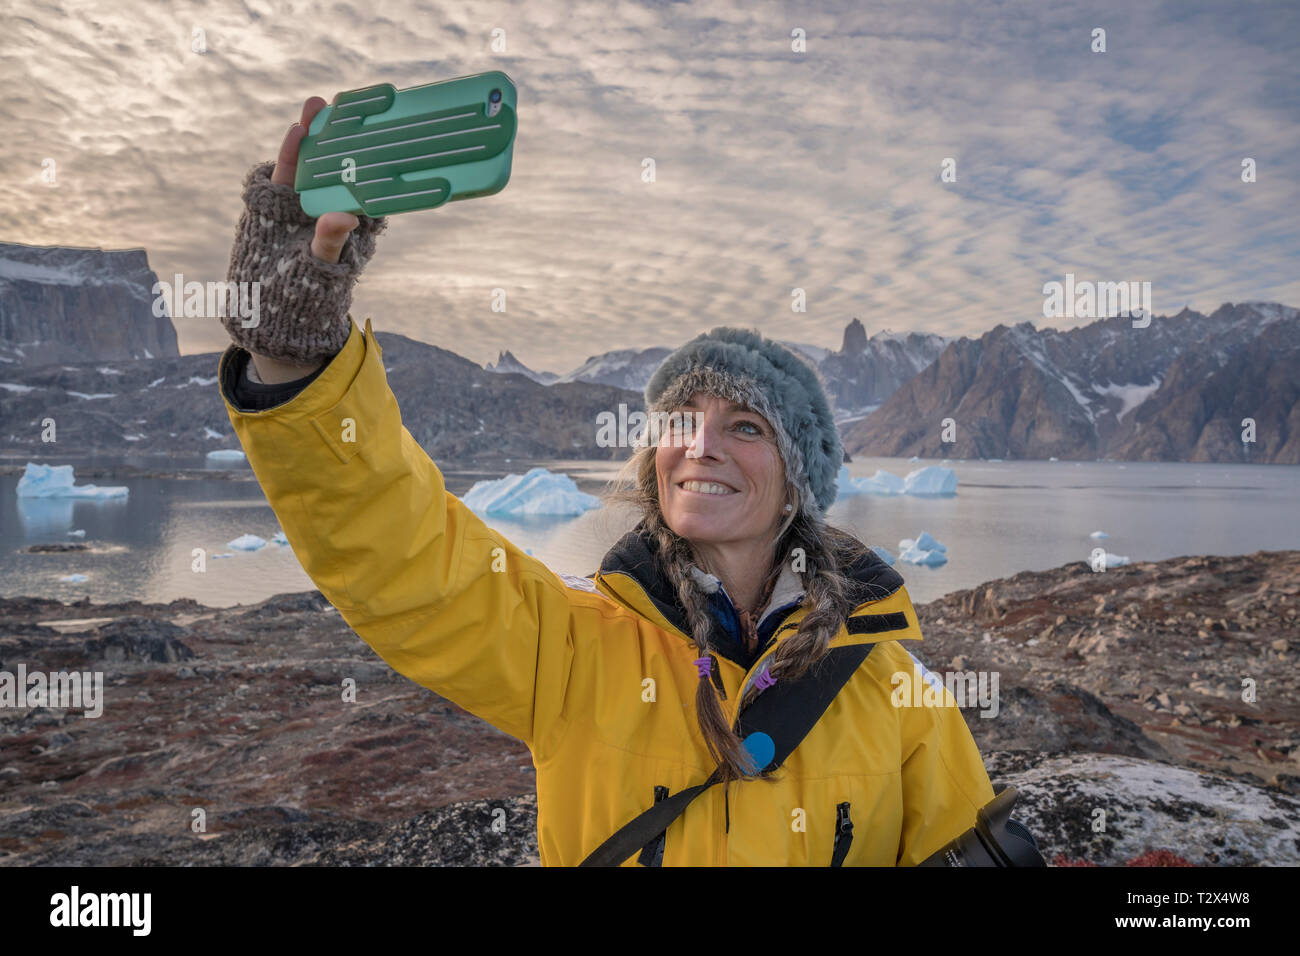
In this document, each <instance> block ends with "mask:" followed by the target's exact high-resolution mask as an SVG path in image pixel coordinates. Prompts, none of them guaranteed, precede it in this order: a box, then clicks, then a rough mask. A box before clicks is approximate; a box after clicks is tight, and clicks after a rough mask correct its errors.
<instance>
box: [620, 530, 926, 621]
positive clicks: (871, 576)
mask: <svg viewBox="0 0 1300 956" xmlns="http://www.w3.org/2000/svg"><path fill="white" fill-rule="evenodd" d="M655 554H656V550H655V546H654V539H653V536H652V535H650V534H649V533H648V532H647V531H646V530H645V527H644V523H639V524H638V525H637V526H636V527H635V528H634V529H632V530H631V531H629V532H628V533H627V534H625V535H623V537H622V538H620V539H619V540H618V541H617V542H616V543H615V544H614V546H613V547H612V548H610V549H609V551H608V552H607V553H606V554H605V557H604V560H602V561H601V564H600V570H599V571H597V572H596V576H595V577H596V587H597V588H598V589H599V590H600V591H601V592H603V593H604V594H606V595H607V596H609V597H612V598H614V599H615V600H616V601H618V602H619V603H620V604H622V605H624V606H626V607H629V608H631V609H632V610H634V611H636V612H637V613H639V614H641V615H642V616H643V617H647V618H650V619H651V620H653V621H654V622H655V623H656V624H658V625H659V626H660V627H665V628H666V629H670V630H674V631H676V632H677V633H678V634H680V635H681V636H682V637H684V638H685V639H687V640H692V639H693V638H692V637H691V631H690V625H689V624H688V623H687V620H686V609H685V608H684V607H682V605H681V603H680V602H679V601H678V600H677V594H676V591H675V590H674V588H673V586H672V584H671V583H670V582H669V581H668V580H667V578H666V577H665V576H664V575H663V574H661V573H660V572H659V569H658V564H657V562H656V560H655ZM695 571H696V572H697V573H698V575H699V576H701V577H702V578H703V580H702V582H701V583H705V584H707V582H710V581H712V582H718V579H717V578H716V577H714V576H713V575H711V574H705V572H703V571H700V570H699V569H698V568H696V569H695ZM846 576H847V577H848V578H849V579H850V580H851V581H853V582H854V587H855V592H856V593H855V595H854V596H855V599H856V600H855V602H854V606H855V607H857V608H861V607H862V605H864V604H868V603H871V602H874V601H879V600H881V599H883V598H886V597H889V596H890V595H892V594H894V593H895V592H896V591H898V589H899V588H900V587H902V585H903V577H902V575H901V574H899V573H898V572H897V571H895V570H894V569H893V568H892V567H890V566H889V565H888V564H887V563H885V560H884V559H883V558H881V557H880V555H878V554H876V552H875V551H872V550H870V549H868V551H867V553H866V555H864V556H863V557H861V558H860V559H858V561H857V562H855V563H854V564H853V565H852V566H850V567H849V568H847V569H846ZM718 587H719V590H721V591H722V593H723V594H725V593H726V590H725V589H724V588H722V587H721V583H720V582H718ZM706 590H707V586H706ZM802 598H803V584H802V582H801V581H800V579H799V576H798V575H797V574H795V573H794V571H792V570H791V569H790V568H789V567H788V566H787V567H784V568H782V570H781V574H780V576H779V577H778V578H777V583H776V586H775V587H774V588H773V590H772V596H771V598H770V599H769V601H768V605H767V608H766V609H765V610H764V611H763V614H762V617H761V618H760V623H759V626H760V628H761V627H762V625H763V624H765V623H769V622H768V618H769V616H770V615H773V614H777V613H779V612H781V611H782V610H785V609H788V606H789V605H790V604H791V603H792V602H795V601H797V602H799V603H802ZM796 606H797V605H796Z"/></svg>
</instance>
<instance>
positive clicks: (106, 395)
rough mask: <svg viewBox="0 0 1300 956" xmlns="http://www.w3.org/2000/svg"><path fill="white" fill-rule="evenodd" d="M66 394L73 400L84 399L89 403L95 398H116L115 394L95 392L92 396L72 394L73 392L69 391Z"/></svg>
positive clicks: (81, 393) (78, 393)
mask: <svg viewBox="0 0 1300 956" xmlns="http://www.w3.org/2000/svg"><path fill="white" fill-rule="evenodd" d="M68 394H69V395H71V396H72V397H73V398H84V399H86V400H87V401H91V400H94V399H96V398H116V397H117V394H116V393H115V392H97V393H95V394H94V395H87V394H86V393H85V392H73V391H69V392H68Z"/></svg>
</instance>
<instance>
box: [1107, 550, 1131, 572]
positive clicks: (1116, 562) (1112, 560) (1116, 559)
mask: <svg viewBox="0 0 1300 956" xmlns="http://www.w3.org/2000/svg"><path fill="white" fill-rule="evenodd" d="M1105 554H1106V567H1108V568H1121V567H1123V566H1124V565H1126V564H1128V563H1129V559H1128V555H1126V554H1111V553H1110V552H1109V551H1107V552H1105Z"/></svg>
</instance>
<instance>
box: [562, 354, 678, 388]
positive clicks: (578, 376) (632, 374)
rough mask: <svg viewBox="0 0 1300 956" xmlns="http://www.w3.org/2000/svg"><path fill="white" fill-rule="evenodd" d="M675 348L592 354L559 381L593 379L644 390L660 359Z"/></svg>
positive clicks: (602, 382)
mask: <svg viewBox="0 0 1300 956" xmlns="http://www.w3.org/2000/svg"><path fill="white" fill-rule="evenodd" d="M671 352H672V349H666V348H662V347H656V348H650V349H618V350H616V351H613V352H604V353H602V354H600V355H593V356H591V357H590V358H589V359H587V361H585V362H583V363H582V364H581V365H579V366H578V367H577V368H575V369H574V370H573V371H572V372H569V373H568V374H567V375H561V376H560V377H559V378H558V379H556V381H558V382H592V383H594V384H597V385H613V386H615V387H616V388H627V389H631V390H632V391H634V392H644V391H645V387H646V386H647V385H649V384H650V376H651V375H653V374H654V371H655V369H657V368H658V367H659V365H660V363H661V362H663V360H664V359H666V358H667V357H668V356H669V354H670V353H671Z"/></svg>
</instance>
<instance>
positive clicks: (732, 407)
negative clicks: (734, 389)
mask: <svg viewBox="0 0 1300 956" xmlns="http://www.w3.org/2000/svg"><path fill="white" fill-rule="evenodd" d="M680 407H681V408H696V407H698V406H696V404H695V402H694V400H692V399H687V400H686V401H684V402H682V404H681V406H680ZM727 411H728V412H733V413H734V412H739V413H740V414H742V415H757V414H758V412H756V411H754V410H753V409H752V408H746V407H745V406H744V405H737V404H736V403H735V402H730V403H728V405H727Z"/></svg>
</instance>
